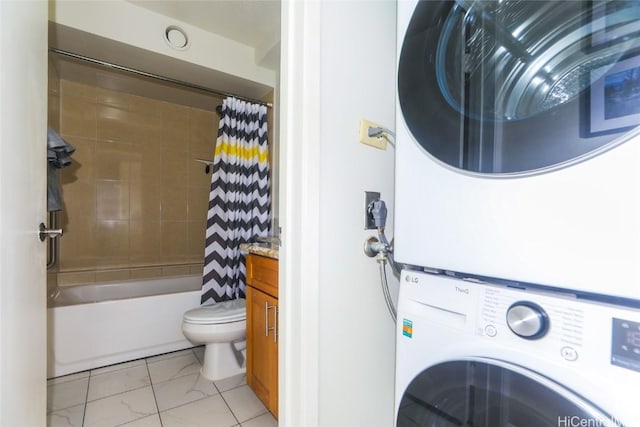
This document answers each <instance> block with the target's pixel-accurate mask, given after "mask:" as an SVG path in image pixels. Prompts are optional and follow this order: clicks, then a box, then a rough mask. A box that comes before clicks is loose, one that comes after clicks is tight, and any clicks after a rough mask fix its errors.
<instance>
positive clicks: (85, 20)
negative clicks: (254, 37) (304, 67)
mask: <svg viewBox="0 0 640 427" xmlns="http://www.w3.org/2000/svg"><path fill="white" fill-rule="evenodd" d="M49 20H50V21H52V22H55V23H57V24H60V25H63V26H65V27H69V28H73V29H75V30H80V31H84V32H86V33H89V34H93V35H97V36H100V37H103V38H105V39H108V40H114V41H116V42H120V43H123V44H125V45H130V46H133V47H136V48H140V49H143V50H145V51H149V52H154V53H159V54H162V55H165V56H167V57H170V58H176V59H179V60H181V61H185V62H188V63H191V64H195V65H198V66H202V67H205V68H207V69H212V70H218V71H220V72H223V73H226V74H228V75H231V76H235V77H238V78H242V79H246V80H249V81H252V82H257V83H261V84H264V85H267V86H270V87H274V86H275V78H276V73H275V71H274V70H270V69H268V68H265V67H261V66H258V65H256V63H255V60H256V52H255V49H253V48H251V47H249V46H246V45H243V44H242V43H238V42H234V41H233V40H229V39H226V38H224V37H221V36H218V35H216V34H212V33H209V32H206V31H204V30H202V29H200V28H197V27H195V26H193V25H189V24H186V23H184V22H180V21H178V20H176V19H170V18H167V17H165V16H163V15H160V14H158V13H155V12H152V11H150V10H147V9H144V8H142V7H139V6H136V5H135V4H132V3H129V2H126V1H124V0H108V1H104V0H98V1H86V0H79V1H71V0H64V1H60V0H56V1H53V2H51V3H50V9H49ZM168 25H179V26H180V27H182V28H183V29H184V30H185V31H186V32H187V33H188V34H189V37H190V40H191V46H190V47H189V49H187V50H184V51H178V50H174V49H171V48H170V47H169V46H168V45H167V43H166V42H165V40H164V38H163V34H164V30H165V28H166V27H167V26H168ZM64 43H65V44H69V45H72V46H74V50H82V49H83V45H82V40H75V41H74V40H65V41H64ZM74 43H75V44H74ZM81 53H83V52H81ZM110 53H112V52H101V54H100V55H97V56H99V59H103V57H105V56H109V55H110ZM132 60H133V59H132ZM185 80H187V81H192V80H190V79H188V78H185Z"/></svg>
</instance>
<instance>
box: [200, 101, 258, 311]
mask: <svg viewBox="0 0 640 427" xmlns="http://www.w3.org/2000/svg"><path fill="white" fill-rule="evenodd" d="M269 204H270V200H269V163H268V145H267V107H266V106H264V105H259V104H251V103H248V102H245V101H241V100H238V99H236V98H227V99H225V100H224V102H223V103H222V114H221V118H220V127H219V130H218V139H217V142H216V149H215V155H214V159H213V175H212V176H211V191H210V192H209V211H208V214H207V231H206V243H205V253H204V272H203V280H202V296H201V299H200V300H201V301H200V302H201V304H212V303H216V302H221V301H226V300H231V299H236V298H244V297H245V277H246V269H245V263H244V256H243V255H242V254H241V253H240V244H241V243H249V242H252V241H255V239H256V237H259V236H267V235H268V234H269V224H270V218H269Z"/></svg>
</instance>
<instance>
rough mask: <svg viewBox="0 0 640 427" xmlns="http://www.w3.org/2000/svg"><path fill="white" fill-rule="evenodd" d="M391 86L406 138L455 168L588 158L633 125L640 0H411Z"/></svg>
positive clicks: (639, 97)
mask: <svg viewBox="0 0 640 427" xmlns="http://www.w3.org/2000/svg"><path fill="white" fill-rule="evenodd" d="M398 96H399V100H400V106H401V110H402V115H403V117H404V120H405V122H406V123H407V126H408V128H409V130H410V132H411V134H412V135H413V137H414V139H415V140H416V142H417V143H418V144H420V145H421V146H422V147H423V148H424V149H425V150H426V151H427V152H428V153H429V154H430V155H431V156H433V157H435V158H436V159H438V160H439V161H441V162H443V163H445V164H447V165H449V166H452V167H454V168H456V169H460V170H465V171H470V172H477V173H482V174H521V173H530V172H534V171H535V172H537V171H541V170H547V169H549V168H556V167H560V166H564V165H567V164H570V163H572V162H575V161H579V160H582V159H585V158H588V157H589V156H591V155H595V154H596V153H599V152H601V151H604V150H605V149H608V148H610V147H612V146H614V145H616V144H618V143H620V141H621V140H623V138H619V137H620V136H622V135H624V134H625V133H626V132H628V131H629V130H630V129H633V128H634V127H635V126H637V125H638V124H640V2H638V1H609V2H607V1H579V2H578V1H556V0H553V1H476V0H457V1H422V2H419V3H418V5H417V6H416V9H415V11H414V13H413V16H412V18H411V21H410V23H409V26H408V28H407V31H406V35H405V38H404V41H403V45H402V50H401V52H400V60H399V64H398Z"/></svg>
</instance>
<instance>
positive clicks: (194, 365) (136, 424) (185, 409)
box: [47, 347, 278, 427]
mask: <svg viewBox="0 0 640 427" xmlns="http://www.w3.org/2000/svg"><path fill="white" fill-rule="evenodd" d="M203 353H204V348H203V347H196V348H193V349H187V350H183V351H177V352H174V353H168V354H163V355H159V356H154V357H149V358H146V359H139V360H134V361H131V362H126V363H121V364H118V365H112V366H107V367H104V368H99V369H93V370H91V371H85V372H80V373H77V374H72V375H67V376H64V377H58V378H53V379H50V380H49V381H48V382H47V426H49V427H60V426H65V427H69V426H72V427H82V426H84V427H115V426H126V427H177V426H181V427H198V426H207V427H277V425H278V422H277V420H276V419H275V418H274V417H273V416H272V415H271V413H269V411H267V409H266V408H265V406H264V405H263V404H262V402H260V400H259V399H258V398H257V397H256V395H255V394H254V393H253V391H252V390H251V389H250V388H249V386H247V384H246V381H245V376H244V375H240V376H236V377H232V378H228V379H225V380H222V381H216V382H211V381H207V380H205V379H204V378H202V377H201V376H200V374H199V371H200V366H201V361H202V356H203Z"/></svg>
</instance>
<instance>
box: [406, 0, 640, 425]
mask: <svg viewBox="0 0 640 427" xmlns="http://www.w3.org/2000/svg"><path fill="white" fill-rule="evenodd" d="M397 66H398V76H397V77H398V100H397V102H398V105H397V111H398V115H397V123H396V140H397V153H396V156H397V157H396V159H397V161H396V200H395V225H394V231H395V258H396V260H397V261H398V262H399V263H402V264H403V265H404V266H405V269H404V270H403V272H402V277H401V284H400V296H399V303H398V328H397V358H396V359H397V362H396V366H397V367H396V423H397V426H475V427H498V426H510V427H511V426H513V427H537V426H541V427H542V426H544V427H548V426H557V427H564V426H566V427H573V426H583V425H584V426H634V425H640V405H638V404H637V393H638V391H637V390H638V387H639V385H640V269H639V268H638V267H640V127H639V126H638V125H640V2H637V1H516V0H511V1H507V0H503V1H499V0H495V1H488V0H487V1H476V0H456V1H435V0H433V1H419V2H416V1H409V0H403V1H399V2H398V63H397Z"/></svg>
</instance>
